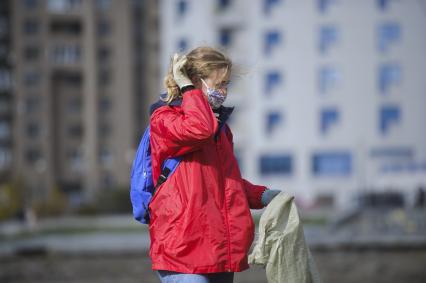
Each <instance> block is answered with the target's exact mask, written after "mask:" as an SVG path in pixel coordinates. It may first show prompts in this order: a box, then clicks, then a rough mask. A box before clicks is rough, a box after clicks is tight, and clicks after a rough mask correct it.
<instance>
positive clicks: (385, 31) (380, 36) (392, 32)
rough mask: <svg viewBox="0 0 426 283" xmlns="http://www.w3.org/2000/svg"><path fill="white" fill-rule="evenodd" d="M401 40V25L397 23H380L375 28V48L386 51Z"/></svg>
mask: <svg viewBox="0 0 426 283" xmlns="http://www.w3.org/2000/svg"><path fill="white" fill-rule="evenodd" d="M400 40H401V27H400V25H399V24H398V23H385V24H381V25H380V26H379V27H378V29H377V48H378V49H379V51H380V52H382V53H385V52H387V51H388V50H389V49H390V47H391V46H392V45H394V44H396V43H398V42H399V41H400Z"/></svg>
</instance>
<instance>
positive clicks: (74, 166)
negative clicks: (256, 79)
mask: <svg viewBox="0 0 426 283" xmlns="http://www.w3.org/2000/svg"><path fill="white" fill-rule="evenodd" d="M67 159H68V163H69V165H70V168H71V170H72V171H74V172H81V171H82V169H83V154H82V152H81V150H78V149H71V150H69V151H68V153H67Z"/></svg>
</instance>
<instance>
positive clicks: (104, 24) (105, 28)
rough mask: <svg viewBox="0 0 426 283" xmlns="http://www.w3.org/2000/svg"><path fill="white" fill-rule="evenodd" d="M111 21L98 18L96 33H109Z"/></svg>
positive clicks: (104, 34)
mask: <svg viewBox="0 0 426 283" xmlns="http://www.w3.org/2000/svg"><path fill="white" fill-rule="evenodd" d="M111 30H112V28H111V23H110V22H108V21H107V20H100V21H99V22H98V35H99V36H106V35H109V34H110V33H111Z"/></svg>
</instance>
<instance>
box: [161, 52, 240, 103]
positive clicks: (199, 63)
mask: <svg viewBox="0 0 426 283" xmlns="http://www.w3.org/2000/svg"><path fill="white" fill-rule="evenodd" d="M186 57H187V59H188V60H187V63H186V64H185V71H186V74H187V75H188V78H189V79H191V80H198V79H199V78H203V79H204V78H207V77H208V76H209V75H210V74H211V73H212V72H213V71H214V70H219V69H223V68H226V70H227V72H226V74H228V73H229V72H231V69H232V62H231V60H230V59H229V58H227V57H226V56H225V55H224V54H222V53H221V52H220V51H218V50H216V49H214V48H211V47H197V48H195V49H193V50H191V51H190V52H189V53H188V54H186ZM172 62H173V59H171V61H170V67H169V71H168V73H167V75H166V77H165V78H164V86H165V88H166V90H167V95H166V97H163V98H161V99H162V100H163V101H165V102H166V103H170V102H172V101H173V100H174V99H176V98H180V97H182V94H181V92H180V89H179V86H178V85H177V84H176V82H175V80H174V78H173V64H172ZM226 74H225V75H226ZM193 83H194V81H193Z"/></svg>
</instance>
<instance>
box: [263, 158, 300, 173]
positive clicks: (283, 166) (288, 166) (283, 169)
mask: <svg viewBox="0 0 426 283" xmlns="http://www.w3.org/2000/svg"><path fill="white" fill-rule="evenodd" d="M259 171H260V174H261V175H291V174H292V172H293V158H292V156H291V155H289V154H269V155H262V156H261V157H260V162H259Z"/></svg>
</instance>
